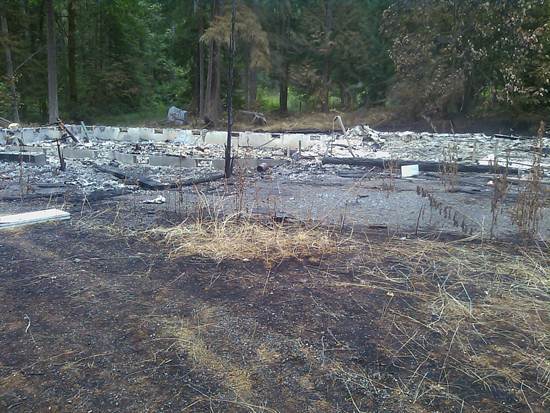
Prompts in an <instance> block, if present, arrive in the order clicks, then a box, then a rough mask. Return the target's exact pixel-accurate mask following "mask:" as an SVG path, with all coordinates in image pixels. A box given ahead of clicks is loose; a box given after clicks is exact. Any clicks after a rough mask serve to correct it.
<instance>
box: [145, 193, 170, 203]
mask: <svg viewBox="0 0 550 413" xmlns="http://www.w3.org/2000/svg"><path fill="white" fill-rule="evenodd" d="M165 202H166V198H165V197H163V196H162V195H159V196H157V197H156V198H155V199H146V200H145V201H143V203H144V204H155V205H160V204H164V203H165Z"/></svg>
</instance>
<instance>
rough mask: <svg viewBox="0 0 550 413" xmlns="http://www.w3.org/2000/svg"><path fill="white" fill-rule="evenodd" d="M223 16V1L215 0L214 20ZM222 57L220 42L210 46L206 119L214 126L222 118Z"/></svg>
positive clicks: (212, 43)
mask: <svg viewBox="0 0 550 413" xmlns="http://www.w3.org/2000/svg"><path fill="white" fill-rule="evenodd" d="M220 14H221V0H213V4H212V18H214V17H216V16H219V15H220ZM220 55H221V47H220V44H219V43H218V42H211V43H210V44H209V56H208V75H207V79H206V99H205V108H204V112H205V117H207V118H208V120H209V121H210V122H211V123H213V124H214V125H215V124H216V123H217V122H218V120H219V117H220V102H221V99H220V85H221V83H220V80H221V79H220V76H221V67H220Z"/></svg>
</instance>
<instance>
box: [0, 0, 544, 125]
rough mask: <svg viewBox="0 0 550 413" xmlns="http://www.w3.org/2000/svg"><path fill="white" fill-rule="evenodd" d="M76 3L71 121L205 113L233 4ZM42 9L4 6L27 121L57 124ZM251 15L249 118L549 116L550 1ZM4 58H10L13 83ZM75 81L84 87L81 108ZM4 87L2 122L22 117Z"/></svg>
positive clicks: (63, 12)
mask: <svg viewBox="0 0 550 413" xmlns="http://www.w3.org/2000/svg"><path fill="white" fill-rule="evenodd" d="M73 1H74V3H75V4H76V9H75V10H76V29H75V30H74V33H73V32H71V33H69V30H70V26H69V24H68V2H67V1H61V0H55V1H54V4H55V11H56V32H57V53H58V66H59V67H58V71H59V73H58V80H59V97H60V109H61V113H62V117H64V118H72V119H73V120H80V119H84V120H89V121H92V120H94V119H97V118H98V117H99V118H101V117H104V115H110V116H113V115H123V114H127V113H132V112H135V113H139V112H143V111H146V110H150V109H152V108H158V107H161V106H167V105H172V104H175V105H178V106H182V107H185V108H187V109H190V110H195V108H197V107H198V106H199V105H198V104H197V103H198V102H199V100H200V93H201V92H200V91H201V90H203V91H204V90H206V89H207V86H206V85H205V84H204V82H205V81H206V79H207V76H206V72H207V70H208V68H209V63H210V61H211V60H212V59H214V57H213V55H212V53H213V51H214V52H215V50H211V48H210V46H209V45H210V42H211V41H215V42H217V44H221V45H222V46H224V47H223V48H222V49H225V50H226V49H227V45H228V42H229V32H230V23H231V21H230V20H231V13H229V12H228V10H227V7H229V6H230V2H227V1H225V2H223V1H220V0H193V1H185V2H182V1H177V0H112V1H94V2H89V1H84V0H73ZM42 3H43V2H42V1H39V0H26V1H18V0H5V1H4V2H3V4H5V7H4V8H3V10H2V12H3V13H4V14H5V16H6V17H7V21H8V23H9V24H8V26H9V33H8V36H7V37H6V38H5V39H3V45H9V47H10V49H11V52H12V56H13V61H14V68H15V69H16V73H15V78H16V89H17V94H18V96H19V97H20V106H21V112H22V118H23V120H24V121H27V122H29V121H33V122H44V121H45V119H46V113H47V63H46V53H45V50H46V49H45V43H46V27H45V26H46V23H45V16H44V9H43V4H42ZM237 4H238V10H237V20H236V32H237V61H236V79H235V85H236V94H235V104H236V106H237V108H238V107H240V106H244V105H247V106H250V107H254V108H259V109H262V110H267V109H276V108H277V106H278V105H281V104H282V103H283V101H284V102H285V104H286V105H287V106H288V105H289V106H290V107H291V109H292V108H294V110H296V109H298V107H301V104H302V103H303V104H304V107H308V108H311V109H316V108H317V109H318V108H323V109H324V110H328V109H330V108H334V107H335V106H337V107H338V109H343V110H354V109H357V108H358V107H360V106H363V105H368V106H370V107H372V106H373V105H378V104H381V103H385V105H386V106H387V107H390V108H391V109H392V110H395V111H398V112H399V113H400V114H401V115H403V116H405V117H411V118H416V117H428V118H438V117H439V118H449V117H452V116H455V115H456V114H464V115H466V114H476V113H493V112H497V111H498V112H501V111H503V110H504V111H530V112H535V111H540V110H541V108H545V107H547V106H548V104H549V103H550V31H549V28H550V26H549V24H548V21H550V0H517V1H513V2H512V1H499V2H488V1H484V2H478V1H476V0H464V1H458V0H422V1H396V0H341V1H336V0H304V1H299V2H298V1H291V0H238V1H237ZM223 5H225V8H224V7H223ZM69 34H72V35H73V36H74V39H75V41H76V59H75V60H76V67H74V65H73V66H71V63H70V62H71V59H70V58H69V56H68V54H69V53H70V52H69V50H68V38H69ZM201 45H202V46H201ZM216 58H219V59H220V61H219V67H218V68H217V70H219V73H218V76H211V77H209V78H208V79H209V80H208V81H209V82H218V83H219V87H216V88H214V90H215V91H216V92H215V93H217V94H220V95H221V96H219V97H223V95H225V93H224V92H223V91H224V90H225V87H226V71H225V68H226V67H227V62H228V61H227V59H228V54H227V53H226V52H223V51H222V53H221V55H220V56H217V57H216ZM4 59H5V54H4V53H1V54H0V68H1V70H2V78H4V77H5V76H4V75H5V73H4V68H5V64H4V63H5V61H4ZM70 66H71V67H70ZM201 70H202V74H201ZM70 73H76V78H77V81H76V88H77V89H78V94H77V96H78V101H77V102H76V104H75V103H74V102H73V101H71V99H70V94H71V90H70V89H71V87H74V86H71V85H70V84H69V81H68V78H69V74H70ZM210 86H211V85H210ZM4 89H5V87H4V88H3V89H2V91H3V92H0V94H1V96H3V100H2V105H3V106H0V111H1V112H0V116H1V115H2V114H3V115H7V113H8V112H9V96H6V94H5V91H4ZM2 93H3V94H2ZM74 95H76V94H74ZM268 97H269V98H268ZM298 99H299V102H300V103H299V104H297V102H298ZM218 101H221V99H218V100H216V99H214V102H218ZM277 101H279V102H277ZM262 104H265V105H267V106H265V107H262ZM6 105H7V106H6Z"/></svg>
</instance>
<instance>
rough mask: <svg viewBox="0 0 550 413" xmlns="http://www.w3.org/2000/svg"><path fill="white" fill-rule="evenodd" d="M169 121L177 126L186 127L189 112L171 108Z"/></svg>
mask: <svg viewBox="0 0 550 413" xmlns="http://www.w3.org/2000/svg"><path fill="white" fill-rule="evenodd" d="M167 120H168V122H172V123H175V124H176V125H184V124H186V123H187V111H186V110H182V109H179V108H177V107H175V106H171V107H170V109H168V116H167Z"/></svg>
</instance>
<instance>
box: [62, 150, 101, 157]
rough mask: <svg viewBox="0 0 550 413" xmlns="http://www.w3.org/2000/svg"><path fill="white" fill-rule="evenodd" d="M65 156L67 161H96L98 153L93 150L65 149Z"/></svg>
mask: <svg viewBox="0 0 550 413" xmlns="http://www.w3.org/2000/svg"><path fill="white" fill-rule="evenodd" d="M62 152H63V156H64V157H65V158H67V159H95V158H97V155H98V152H97V151H94V150H91V149H80V148H71V147H65V148H63V149H62Z"/></svg>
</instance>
